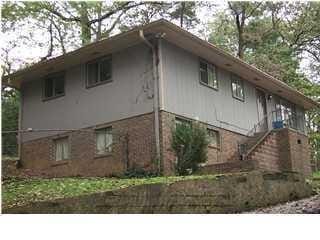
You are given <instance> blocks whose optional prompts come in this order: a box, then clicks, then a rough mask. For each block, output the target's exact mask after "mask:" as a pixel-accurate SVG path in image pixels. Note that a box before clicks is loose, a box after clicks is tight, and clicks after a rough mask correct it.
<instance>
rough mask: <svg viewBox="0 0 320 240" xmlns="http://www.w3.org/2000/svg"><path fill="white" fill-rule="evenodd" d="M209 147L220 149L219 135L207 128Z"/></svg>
mask: <svg viewBox="0 0 320 240" xmlns="http://www.w3.org/2000/svg"><path fill="white" fill-rule="evenodd" d="M207 134H208V138H209V147H214V148H218V149H220V133H219V132H218V131H217V130H214V129H211V128H208V129H207Z"/></svg>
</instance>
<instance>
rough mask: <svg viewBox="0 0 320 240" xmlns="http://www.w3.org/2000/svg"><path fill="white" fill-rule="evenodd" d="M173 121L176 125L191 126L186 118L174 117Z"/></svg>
mask: <svg viewBox="0 0 320 240" xmlns="http://www.w3.org/2000/svg"><path fill="white" fill-rule="evenodd" d="M175 122H176V126H177V125H187V126H191V122H190V121H189V120H187V119H183V118H179V117H176V119H175Z"/></svg>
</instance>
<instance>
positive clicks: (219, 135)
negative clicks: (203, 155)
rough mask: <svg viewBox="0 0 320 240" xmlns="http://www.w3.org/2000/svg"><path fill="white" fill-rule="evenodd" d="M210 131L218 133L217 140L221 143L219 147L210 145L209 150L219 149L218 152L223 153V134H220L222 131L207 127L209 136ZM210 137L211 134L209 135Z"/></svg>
mask: <svg viewBox="0 0 320 240" xmlns="http://www.w3.org/2000/svg"><path fill="white" fill-rule="evenodd" d="M208 131H214V132H217V133H218V138H217V140H218V141H219V145H218V146H214V145H212V144H210V143H209V144H208V147H209V148H214V149H217V150H218V151H221V140H222V137H221V134H220V131H219V130H217V129H215V128H212V127H207V134H208ZM208 136H209V134H208Z"/></svg>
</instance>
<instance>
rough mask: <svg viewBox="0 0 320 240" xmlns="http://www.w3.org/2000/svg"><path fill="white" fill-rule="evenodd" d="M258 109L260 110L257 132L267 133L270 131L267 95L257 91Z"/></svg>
mask: <svg viewBox="0 0 320 240" xmlns="http://www.w3.org/2000/svg"><path fill="white" fill-rule="evenodd" d="M257 108H258V119H259V124H258V129H257V131H259V132H262V131H267V130H268V119H267V101H266V94H265V93H264V92H263V91H262V90H260V89H257Z"/></svg>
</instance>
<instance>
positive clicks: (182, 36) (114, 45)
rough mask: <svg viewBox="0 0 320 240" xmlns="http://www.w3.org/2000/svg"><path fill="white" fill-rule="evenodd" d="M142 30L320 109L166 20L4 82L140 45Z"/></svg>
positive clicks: (27, 78) (38, 65) (12, 83)
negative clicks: (140, 31)
mask: <svg viewBox="0 0 320 240" xmlns="http://www.w3.org/2000/svg"><path fill="white" fill-rule="evenodd" d="M141 29H142V30H143V31H144V33H145V34H146V35H147V34H156V33H164V34H162V36H163V38H164V39H165V40H167V41H169V42H171V43H173V44H175V45H177V46H179V47H181V48H183V49H185V50H186V51H189V52H191V53H193V54H195V55H197V56H199V57H201V58H204V59H206V60H207V61H211V62H213V63H214V64H215V65H217V66H218V67H221V68H223V69H226V70H228V71H230V72H233V73H235V74H237V75H239V76H241V77H242V78H244V79H245V80H247V81H249V82H251V83H253V84H254V85H256V86H258V87H260V88H263V89H266V90H268V91H269V92H271V93H273V94H276V95H278V96H281V97H283V98H285V99H287V100H289V101H291V102H293V103H295V104H297V105H299V106H302V107H304V108H305V109H307V110H308V109H311V108H314V107H319V106H320V104H319V103H317V102H315V101H314V100H312V99H311V98H308V97H306V96H305V95H303V94H302V93H301V92H299V91H297V90H295V89H293V88H292V87H290V86H288V85H287V84H285V83H284V82H282V81H280V80H278V79H276V78H274V77H272V76H271V75H269V74H267V73H265V72H263V71H261V70H259V69H258V68H256V67H254V66H252V65H250V64H248V63H246V62H245V61H243V60H241V59H239V58H237V57H234V56H232V55H231V54H229V53H227V52H226V51H224V50H221V49H219V48H218V47H216V46H215V45H213V44H211V43H208V42H206V41H204V40H202V39H200V38H198V37H197V36H195V35H193V34H191V33H189V32H188V31H186V30H184V29H182V28H180V27H178V26H176V25H175V24H173V23H171V22H168V21H166V20H163V19H161V20H158V21H155V22H152V23H149V24H147V25H144V26H141V27H137V28H134V29H132V30H130V31H127V32H124V33H120V34H118V35H115V36H112V37H110V38H106V39H102V40H100V41H97V42H94V43H91V44H88V45H86V46H84V47H81V48H79V49H77V50H74V51H71V52H69V53H67V54H65V55H61V56H58V57H56V58H52V59H49V60H45V61H40V62H38V63H36V64H34V65H32V66H30V67H27V68H24V69H21V70H19V71H16V72H14V73H12V74H10V75H8V76H5V77H4V79H3V81H4V82H5V83H6V84H7V85H9V86H11V87H15V88H18V89H19V88H20V86H21V83H22V82H24V81H30V80H32V79H35V78H39V77H43V76H45V75H47V74H49V73H53V72H57V71H62V70H64V69H67V68H69V67H72V66H75V65H78V64H82V63H85V62H87V61H89V60H91V59H95V58H97V57H100V56H103V55H106V54H108V53H112V52H115V51H118V50H120V49H123V48H127V47H130V46H133V45H136V44H138V43H140V42H142V39H141V38H140V37H139V30H141Z"/></svg>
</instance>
